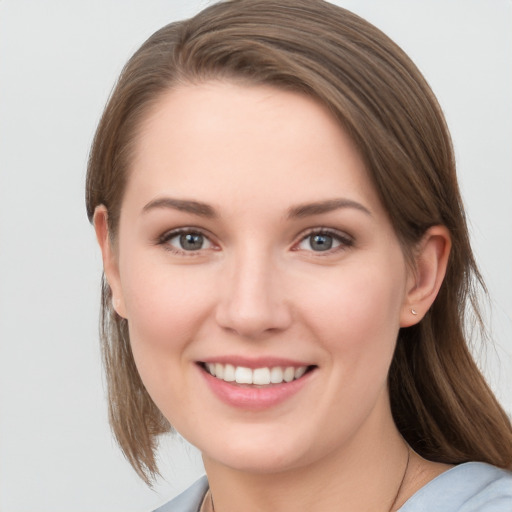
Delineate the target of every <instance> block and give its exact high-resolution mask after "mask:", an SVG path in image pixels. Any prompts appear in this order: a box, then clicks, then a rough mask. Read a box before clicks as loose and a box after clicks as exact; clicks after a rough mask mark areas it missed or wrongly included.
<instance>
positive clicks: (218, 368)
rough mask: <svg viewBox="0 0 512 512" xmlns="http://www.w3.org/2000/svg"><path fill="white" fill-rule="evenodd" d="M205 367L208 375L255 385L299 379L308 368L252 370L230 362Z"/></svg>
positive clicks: (207, 364)
mask: <svg viewBox="0 0 512 512" xmlns="http://www.w3.org/2000/svg"><path fill="white" fill-rule="evenodd" d="M205 367H206V369H207V371H208V373H210V375H213V376H214V377H217V378H218V379H222V380H224V381H226V382H236V383H237V384H255V385H257V386H267V385H269V384H281V383H283V382H292V381H293V380H295V379H300V378H301V377H302V376H303V375H304V374H305V373H306V371H307V369H308V367H307V366H298V367H295V366H287V367H286V368H282V367H280V366H274V367H271V368H268V367H263V368H255V369H254V370H252V369H251V368H246V367H244V366H233V365H232V364H221V363H206V364H205Z"/></svg>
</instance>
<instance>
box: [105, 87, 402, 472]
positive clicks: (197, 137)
mask: <svg viewBox="0 0 512 512" xmlns="http://www.w3.org/2000/svg"><path fill="white" fill-rule="evenodd" d="M112 259H113V263H112V265H111V267H109V268H108V269H106V270H107V277H108V279H109V282H110V284H111V286H112V289H113V293H114V297H115V298H116V300H117V306H116V308H117V311H118V312H119V313H120V314H121V315H122V316H124V317H125V318H127V320H128V325H129V331H130V339H131V343H132V348H133V354H134V357H135V361H136V364H137V367H138V370H139V372H140V375H141V377H142V380H143V382H144V384H145V386H146V388H147V390H148V392H149V394H150V395H151V397H152V398H153V400H154V401H155V403H156V404H157V406H158V407H159V408H160V409H161V411H162V412H163V414H164V415H165V416H166V417H167V418H168V420H169V421H170V422H171V424H172V425H173V426H174V427H175V428H176V429H177V430H178V431H179V432H180V433H181V434H182V435H183V436H184V437H186V438H187V439H188V440H189V441H190V442H191V443H193V444H194V445H196V446H197V447H198V448H199V449H200V450H201V451H202V452H203V454H204V456H205V458H206V459H207V460H209V461H215V462H217V463H220V464H223V465H225V466H229V467H231V468H235V469H237V470H247V471H267V472H268V471H282V470H285V469H290V468H296V467H300V466H306V465H308V464H313V463H316V462H318V461H321V460H324V459H325V458H327V457H332V456H333V455H334V456H336V455H339V456H346V455H347V454H348V453H349V452H350V450H351V449H352V447H353V446H355V444H357V443H360V442H363V440H364V439H369V438H373V439H379V437H381V436H382V435H384V434H383V433H385V432H386V429H389V428H392V427H391V425H392V419H391V413H390V410H389V404H388V395H387V388H386V379H387V372H388V368H389V365H390V362H391V359H392V355H393V350H394V347H395V341H396V337H397V333H398V330H399V327H400V324H401V322H402V318H403V316H404V310H405V308H406V307H407V306H406V302H407V301H406V297H407V290H408V288H410V286H411V277H410V276H409V273H408V271H407V266H406V263H405V259H404V256H403V253H402V250H401V247H400V245H399V242H398V240H397V238H396V235H395V234H394V232H393V229H392V226H391V224H390V221H389V219H388V217H387V215H386V213H385V211H384V210H383V208H382V205H381V204H380V202H379V200H378V197H377V195H376V193H375V191H374V188H373V186H372V183H371V181H370V180H369V178H368V175H367V172H366V170H365V166H364V164H363V161H362V159H361V157H360V155H359V154H358V152H357V150H356V148H355V146H354V144H353V143H352V141H351V140H350V139H349V138H348V137H347V135H346V134H345V133H344V131H343V130H342V129H341V128H340V126H339V124H338V123H337V122H336V121H335V120H334V119H333V118H332V117H331V115H330V114H329V113H328V112H327V110H326V109H324V108H323V107H322V106H321V105H319V104H318V103H317V102H315V101H314V100H312V99H309V98H307V97H305V96H302V95H300V94H295V93H291V92H284V91H280V90H277V89H274V88H271V87H264V86H253V87H249V86H240V85H234V84H230V83H224V82H223V83H221V82H212V83H205V84H202V85H194V86H182V87H181V88H176V89H174V90H172V91H170V92H168V93H166V95H165V96H163V97H162V98H161V99H160V100H159V101H158V103H157V104H156V105H155V106H154V108H153V110H152V111H151V112H150V113H149V115H148V117H147V118H146V120H145V121H144V123H143V124H142V126H141V130H140V135H139V137H138V139H137V144H136V147H135V155H134V159H133V162H132V166H131V169H130V177H129V180H128V185H127V189H126V192H125V196H124V199H123V203H122V209H121V216H120V225H119V232H118V237H117V240H116V243H115V247H114V253H113V256H112Z"/></svg>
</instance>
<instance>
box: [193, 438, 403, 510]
mask: <svg viewBox="0 0 512 512" xmlns="http://www.w3.org/2000/svg"><path fill="white" fill-rule="evenodd" d="M406 446H407V462H406V463H405V470H404V474H403V475H402V479H401V480H400V485H399V486H398V490H397V491H396V495H395V499H394V500H393V503H391V507H390V508H389V510H388V512H392V511H393V509H394V508H395V505H396V502H397V501H398V497H399V496H400V491H401V490H402V487H403V485H404V482H405V477H406V476H407V471H408V470H409V461H410V460H411V449H410V448H409V446H408V445H406ZM208 496H209V497H210V500H209V501H210V507H209V508H211V512H215V505H214V504H213V495H212V491H211V490H210V489H208V492H207V493H206V495H205V499H204V500H203V504H202V505H201V509H200V512H203V511H204V512H206V507H205V505H206V503H207V500H208Z"/></svg>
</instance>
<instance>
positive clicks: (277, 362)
mask: <svg viewBox="0 0 512 512" xmlns="http://www.w3.org/2000/svg"><path fill="white" fill-rule="evenodd" d="M198 362H200V363H213V364H214V363H220V364H231V365H233V366H243V367H244V368H251V369H253V370H254V369H256V368H274V367H276V366H281V367H289V366H293V367H296V368H297V367H300V366H312V363H311V362H310V361H308V362H304V361H297V360H296V359H288V358H282V357H273V356H268V357H255V358H247V357H243V356H219V357H208V358H206V359H202V360H201V361H198Z"/></svg>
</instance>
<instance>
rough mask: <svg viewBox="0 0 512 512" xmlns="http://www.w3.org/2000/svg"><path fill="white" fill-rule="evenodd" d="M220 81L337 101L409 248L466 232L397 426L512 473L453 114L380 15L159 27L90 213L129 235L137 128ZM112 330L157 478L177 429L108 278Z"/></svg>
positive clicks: (212, 17) (129, 86)
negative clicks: (179, 96)
mask: <svg viewBox="0 0 512 512" xmlns="http://www.w3.org/2000/svg"><path fill="white" fill-rule="evenodd" d="M210 79H228V80H235V81H240V82H242V83H251V84H266V85H271V86H275V87H278V88H284V89H287V90H293V91H299V92H302V93H303V94H306V95H309V96H311V97H314V98H316V99H317V100H318V101H319V102H321V103H323V104H324V105H326V106H327V107H328V108H329V109H330V111H331V112H332V113H333V115H334V116H335V117H336V118H337V119H338V120H339V122H340V124H341V125H343V127H344V128H345V130H346V131H347V132H348V133H349V134H350V136H351V137H352V138H353V140H354V141H355V143H356V144H357V146H358V149H359V151H360V152H361V155H362V156H363V158H364V160H365V163H366V166H367V168H368V172H369V175H370V178H371V180H372V182H373V183H374V185H375V188H376V190H377V192H378V194H379V197H380V199H381V201H382V204H383V205H384V207H385V209H386V210H387V212H388V214H389V217H390V219H391V222H392V224H393V227H394V229H395V231H396V233H397V235H398V238H399V239H400V241H401V243H402V246H403V248H404V252H405V253H406V255H407V254H409V255H411V254H412V253H413V251H414V247H415V245H416V244H417V243H418V242H419V240H420V239H421V237H422V235H423V234H424V233H425V232H426V230H427V229H428V228H430V227H431V226H433V225H444V226H446V227H447V228H448V230H449V232H450V235H451V238H452V252H451V255H450V261H449V265H448V270H447V274H446V278H445V281H444V283H443V285H442V287H441V290H440V293H439V295H438V297H437V298H436V300H435V302H434V304H433V306H432V308H431V309H430V311H429V312H428V313H427V315H426V316H425V317H424V318H423V319H422V320H421V322H420V323H419V324H417V325H415V326H412V327H407V328H403V329H402V330H401V331H400V334H399V337H398V342H397V347H396V352H395V355H394V359H393V362H392V365H391V369H390V372H389V393H390V399H391V406H392V411H393V415H394V419H395V422H396V424H397V426H398V428H399V430H400V432H401V433H402V435H403V436H404V438H405V439H406V440H407V442H408V443H409V444H410V445H411V446H412V448H413V449H414V450H416V451H417V452H418V453H419V454H420V455H422V456H423V457H425V458H427V459H429V460H432V461H438V462H446V463H452V464H458V463H462V462H466V461H483V462H488V463H491V464H494V465H496V466H500V467H503V468H507V467H508V468H512V427H511V423H510V419H509V418H508V417H507V415H506V414H505V412H504V411H503V410H502V408H501V407H500V405H499V404H498V402H497V400H496V399H495V397H494V395H493V393H492V392H491V390H490V388H489V387H488V385H487V384H486V382H485V380H484V378H483V377H482V375H481V373H480V371H479V369H478V367H477V365H476V364H475V362H474V360H473V358H472V356H471V353H470V351H469V348H468V337H469V336H468V334H467V333H468V330H469V329H468V327H467V325H468V323H469V319H470V318H474V319H476V322H477V323H479V324H480V326H481V324H482V322H481V317H480V314H479V310H478V300H477V299H478V294H479V292H481V291H485V288H484V286H483V283H482V279H481V276H480V274H479V272H478V269H477V266H476V263H475V260H474V257H473V253H472V250H471V247H470V243H469V235H468V230H467V226H466V220H465V215H464V209H463V205H462V200H461V197H460V193H459V189H458V185H457V178H456V172H455V160H454V154H453V149H452V144H451V140H450V135H449V132H448V129H447V127H446V123H445V120H444V116H443V113H442V111H441V108H440V107H439V105H438V103H437V100H436V98H435V96H434V94H433V93H432V91H431V89H430V88H429V86H428V84H427V82H426V81H425V79H424V78H423V76H422V75H421V73H420V72H419V71H418V69H417V68H416V66H415V65H414V64H413V63H412V62H411V60H410V59H409V58H408V57H407V55H406V54H405V53H404V52H403V51H402V50H401V49H400V48H399V47H398V46H397V45H396V44H394V43H393V42H392V41H391V40H390V39H389V38H388V37H387V36H385V35H384V34H383V33H382V32H381V31H380V30H378V29H377V28H375V27H374V26H373V25H371V24H370V23H368V22H366V21H365V20H363V19H361V18H360V17H358V16H356V15H354V14H352V13H351V12H349V11H347V10H345V9H342V8H340V7H336V6H334V5H332V4H329V3H327V2H324V1H321V0H314V1H311V0H232V1H228V2H220V3H218V4H214V5H212V6H210V7H208V8H206V9H205V10H203V11H202V12H200V13H199V14H197V15H196V16H195V17H193V18H191V19H189V20H185V21H182V22H178V23H172V24H170V25H167V26H166V27H164V28H162V29H160V30H159V31H157V32H156V33H155V34H153V35H152V36H151V37H150V38H149V39H148V40H147V41H146V42H145V43H144V44H143V45H142V47H141V48H140V49H139V50H138V51H137V52H136V53H135V55H134V56H133V57H132V58H131V59H130V61H129V62H128V63H127V65H126V66H125V68H124V70H123V72H122V73H121V76H120V78H119V81H118V83H117V86H116V88H115V90H114V91H113V93H112V96H111V98H110V100H109V102H108V104H107V106H106V108H105V111H104V113H103V117H102V119H101V121H100V123H99V126H98V129H97V132H96V135H95V138H94V142H93V145H92V149H91V153H90V159H89V167H88V174H87V184H86V187H87V190H86V203H87V212H88V216H89V219H90V220H91V219H92V216H93V213H94V209H95V207H96V206H98V205H100V204H103V205H105V206H106V207H107V209H108V211H109V230H110V233H111V236H112V237H114V238H115V235H116V230H117V224H118V220H119V211H120V205H121V201H122V198H123V191H124V186H125V183H126V179H127V172H128V166H129V162H130V157H131V149H132V143H133V140H134V137H135V136H136V134H137V128H138V126H139V125H140V122H141V119H142V118H143V116H144V114H145V113H146V112H147V111H148V109H149V108H150V107H151V105H152V103H153V102H154V101H155V99H156V98H158V97H159V95H160V94H162V93H163V92H165V91H167V90H169V89H171V88H172V87H174V86H176V85H177V84H185V85H186V84H187V83H197V82H201V81H204V80H210ZM101 336H102V343H103V345H102V346H103V353H104V362H105V368H106V374H107V382H108V392H109V401H110V421H111V425H112V428H113V431H114V433H115V436H116V438H117V440H118V442H119V444H120V446H121V448H122V450H123V451H124V453H125V455H126V457H127V458H128V460H129V461H130V463H131V464H132V465H133V467H134V468H135V470H136V471H137V472H138V473H139V475H140V476H141V477H142V478H143V479H144V480H145V481H146V482H148V483H149V482H150V481H151V479H152V478H153V477H154V476H155V475H156V474H158V468H157V464H156V459H155V450H156V446H157V438H158V436H159V435H160V434H162V433H164V432H168V431H169V430H170V429H171V426H170V425H169V424H168V422H167V420H165V419H164V418H163V416H162V414H161V413H160V412H159V410H158V409H157V408H156V406H155V405H154V403H153V402H152V400H151V398H150V397H149V395H148V393H147V392H146V390H145V388H144V385H143V384H142V381H141V380H140V377H139V375H138V373H137V369H136V367H135V363H134V360H133V356H132V353H131V348H130V343H129V334H128V329H127V325H126V321H125V320H123V319H121V318H120V317H119V316H118V315H117V314H116V313H115V312H114V310H113V309H112V306H111V291H110V288H109V286H108V284H107V283H106V282H104V285H103V299H102V323H101Z"/></svg>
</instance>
